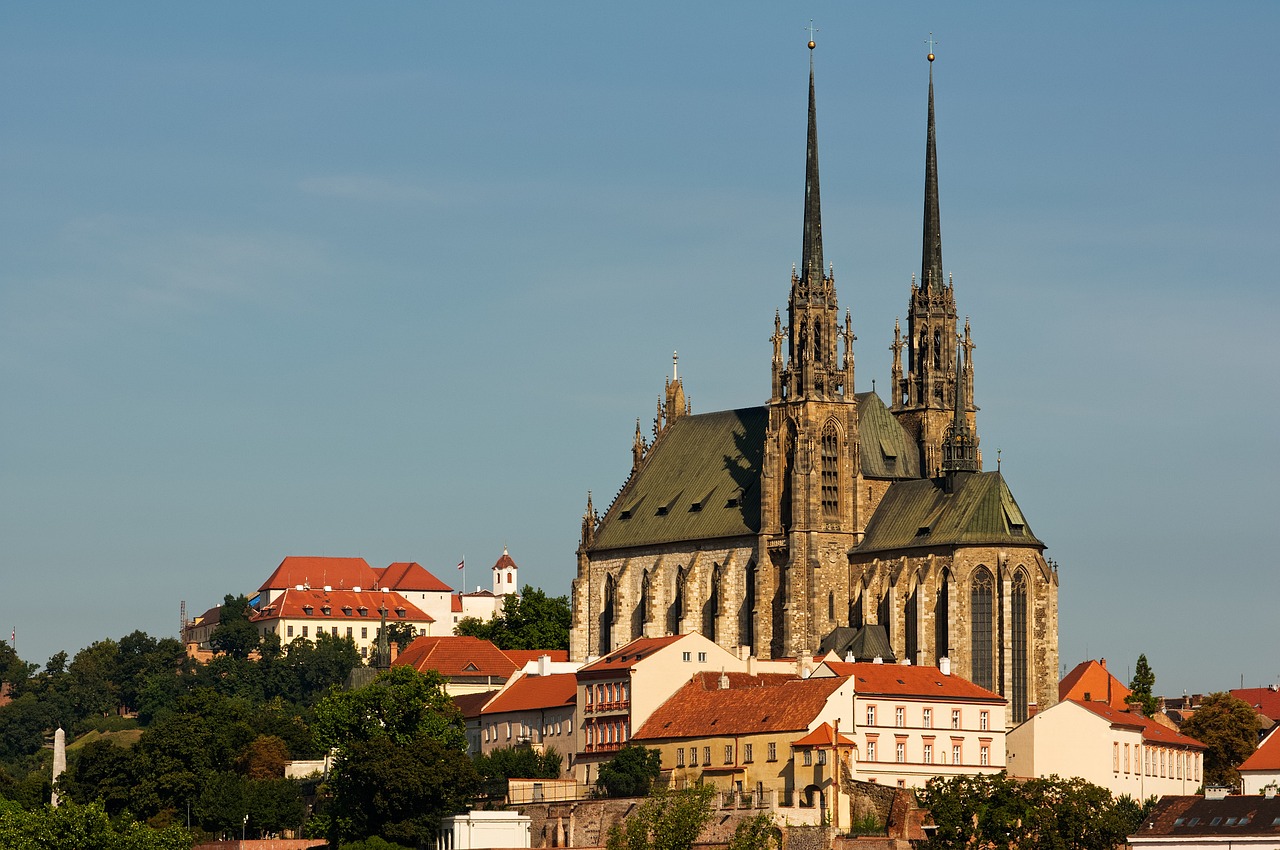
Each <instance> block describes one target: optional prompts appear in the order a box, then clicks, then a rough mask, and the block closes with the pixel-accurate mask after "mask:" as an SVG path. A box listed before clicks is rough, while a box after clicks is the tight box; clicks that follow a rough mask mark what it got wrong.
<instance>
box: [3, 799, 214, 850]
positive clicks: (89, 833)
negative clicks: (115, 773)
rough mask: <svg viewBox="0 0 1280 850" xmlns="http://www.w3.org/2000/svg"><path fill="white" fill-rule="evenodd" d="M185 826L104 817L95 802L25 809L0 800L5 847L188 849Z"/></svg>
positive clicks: (43, 849) (42, 849) (23, 849)
mask: <svg viewBox="0 0 1280 850" xmlns="http://www.w3.org/2000/svg"><path fill="white" fill-rule="evenodd" d="M191 844H192V836H191V833H189V832H187V831H186V830H185V829H180V828H178V827H168V828H165V829H158V830H157V829H152V828H150V827H148V826H145V825H143V824H140V823H138V822H137V821H134V820H132V819H129V818H117V819H115V820H113V819H111V818H110V817H108V815H107V813H106V810H105V809H103V808H102V806H100V805H98V804H97V803H91V804H89V805H87V806H79V805H76V804H75V803H63V804H62V805H60V806H58V807H57V808H56V809H54V808H50V807H49V806H42V807H39V808H36V809H32V810H26V809H24V808H22V807H21V806H19V805H18V804H17V803H13V802H7V801H4V800H0V847H4V848H6V850H64V848H68V847H75V848H79V850H191Z"/></svg>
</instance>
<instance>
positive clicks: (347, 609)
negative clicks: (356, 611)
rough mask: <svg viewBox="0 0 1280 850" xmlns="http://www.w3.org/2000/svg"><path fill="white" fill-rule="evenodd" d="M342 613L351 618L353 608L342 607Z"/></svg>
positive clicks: (348, 606)
mask: <svg viewBox="0 0 1280 850" xmlns="http://www.w3.org/2000/svg"><path fill="white" fill-rule="evenodd" d="M342 613H343V614H345V615H346V616H348V617H350V616H351V606H350V605H343V606H342Z"/></svg>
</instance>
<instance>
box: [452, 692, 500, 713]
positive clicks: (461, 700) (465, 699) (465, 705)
mask: <svg viewBox="0 0 1280 850" xmlns="http://www.w3.org/2000/svg"><path fill="white" fill-rule="evenodd" d="M496 693H497V691H496V690H492V691H482V692H481V693H478V694H454V695H453V697H452V699H453V704H454V705H456V706H457V707H458V711H460V712H462V716H463V717H465V718H466V719H467V720H474V719H475V718H477V717H479V716H480V711H481V709H483V708H484V704H485V703H487V702H488V701H489V700H491V699H493V695H494V694H496Z"/></svg>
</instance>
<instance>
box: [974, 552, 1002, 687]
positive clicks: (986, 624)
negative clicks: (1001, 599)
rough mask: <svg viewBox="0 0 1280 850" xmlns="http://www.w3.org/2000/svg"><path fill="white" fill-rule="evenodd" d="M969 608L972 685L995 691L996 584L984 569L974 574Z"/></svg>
mask: <svg viewBox="0 0 1280 850" xmlns="http://www.w3.org/2000/svg"><path fill="white" fill-rule="evenodd" d="M972 588H973V589H972V593H971V594H970V609H971V613H972V622H973V628H972V645H971V650H972V655H973V682H974V684H975V685H978V686H979V687H983V688H986V689H987V690H989V691H994V690H995V684H996V683H995V676H994V672H995V659H994V657H993V656H994V641H993V637H992V618H991V614H992V609H993V602H994V597H995V582H994V581H993V580H992V577H991V572H990V571H989V570H988V569H987V568H986V567H979V568H978V570H977V572H975V573H974V575H973V585H972Z"/></svg>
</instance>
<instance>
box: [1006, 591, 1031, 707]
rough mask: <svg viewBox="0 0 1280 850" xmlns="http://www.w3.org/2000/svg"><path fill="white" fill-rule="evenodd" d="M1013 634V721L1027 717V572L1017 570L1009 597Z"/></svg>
mask: <svg viewBox="0 0 1280 850" xmlns="http://www.w3.org/2000/svg"><path fill="white" fill-rule="evenodd" d="M1009 603H1010V604H1009V608H1010V626H1011V630H1012V632H1013V634H1012V635H1011V637H1012V639H1013V640H1012V643H1013V722H1015V723H1021V722H1022V721H1024V720H1026V719H1027V667H1028V664H1027V574H1026V573H1024V572H1022V571H1021V570H1019V571H1018V574H1017V575H1016V576H1014V579H1013V590H1012V593H1011V596H1010V599H1009Z"/></svg>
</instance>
